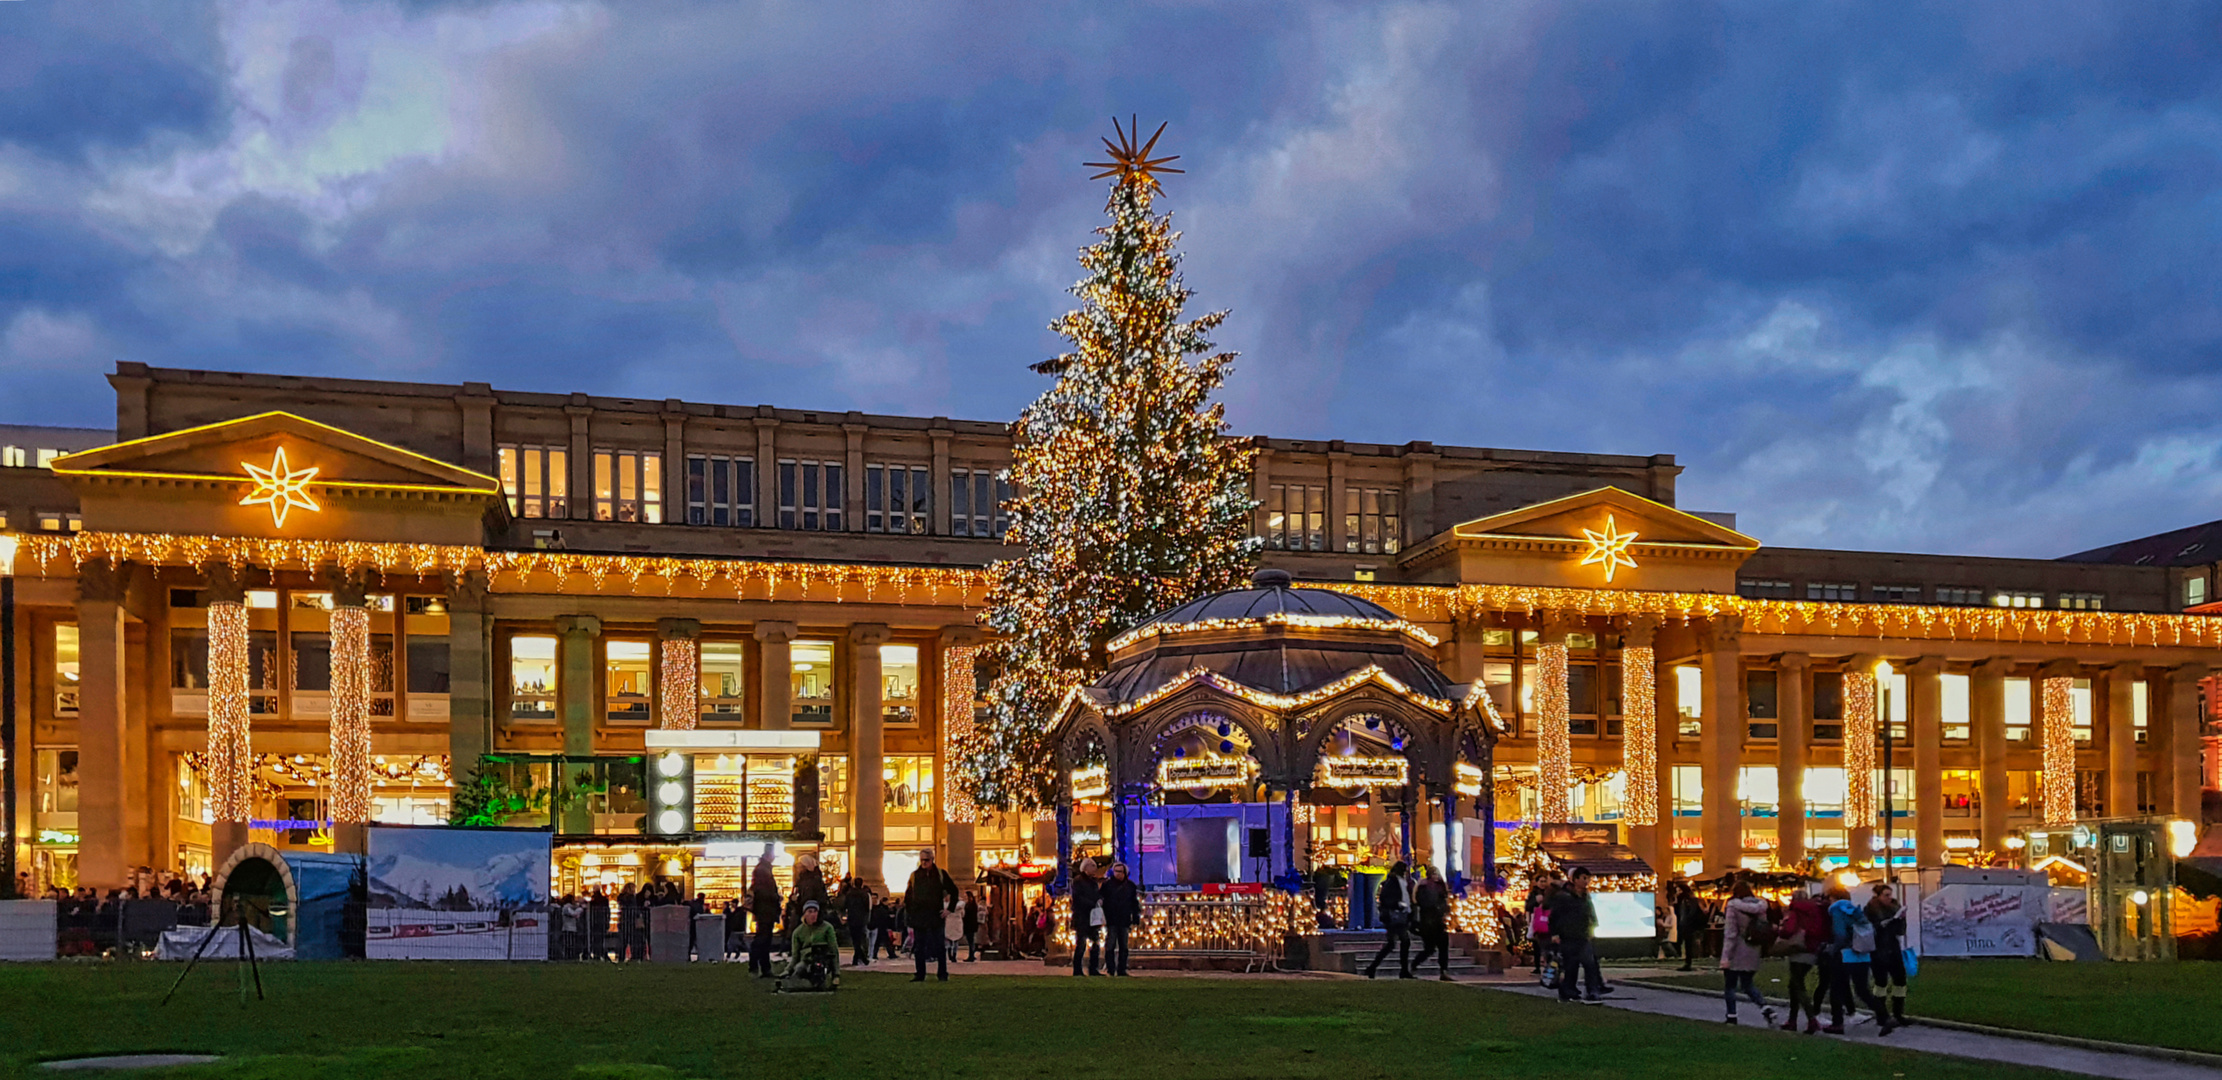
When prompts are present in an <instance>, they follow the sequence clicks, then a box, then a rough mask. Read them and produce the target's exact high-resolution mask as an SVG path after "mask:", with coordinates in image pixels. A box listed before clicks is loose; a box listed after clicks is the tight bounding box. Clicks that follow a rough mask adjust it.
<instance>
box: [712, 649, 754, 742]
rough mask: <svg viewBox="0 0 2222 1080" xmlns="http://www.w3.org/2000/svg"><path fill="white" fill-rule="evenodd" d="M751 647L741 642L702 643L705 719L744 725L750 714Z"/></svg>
mask: <svg viewBox="0 0 2222 1080" xmlns="http://www.w3.org/2000/svg"><path fill="white" fill-rule="evenodd" d="M747 686H748V647H747V646H745V645H743V644H741V643H740V642H738V641H705V642H703V643H702V719H704V720H708V721H713V722H726V723H740V722H742V721H743V720H744V719H745V718H746V717H747V715H748V712H747V710H748V703H747V701H746V700H745V699H744V697H743V695H744V694H745V693H746V689H747Z"/></svg>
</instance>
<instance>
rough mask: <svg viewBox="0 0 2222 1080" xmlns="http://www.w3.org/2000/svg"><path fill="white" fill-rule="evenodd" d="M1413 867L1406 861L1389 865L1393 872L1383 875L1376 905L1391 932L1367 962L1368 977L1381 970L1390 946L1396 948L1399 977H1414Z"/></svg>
mask: <svg viewBox="0 0 2222 1080" xmlns="http://www.w3.org/2000/svg"><path fill="white" fill-rule="evenodd" d="M1411 873H1412V868H1411V867H1409V866H1406V865H1405V864H1404V863H1402V862H1398V863H1397V864H1396V865H1394V866H1391V867H1389V876H1388V877H1385V878H1382V879H1381V893H1380V896H1379V898H1378V900H1377V902H1376V904H1375V906H1376V907H1377V908H1378V909H1379V910H1380V912H1381V925H1382V926H1383V927H1384V928H1385V929H1386V930H1387V936H1386V937H1384V938H1382V940H1381V951H1380V952H1377V953H1374V954H1373V963H1370V964H1367V965H1366V978H1369V979H1370V978H1373V977H1374V976H1375V975H1377V974H1379V973H1380V971H1381V961H1383V960H1386V959H1388V958H1389V950H1391V949H1394V950H1396V954H1397V958H1396V959H1397V976H1396V977H1397V978H1399V979H1409V978H1412V879H1411Z"/></svg>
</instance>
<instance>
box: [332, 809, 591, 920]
mask: <svg viewBox="0 0 2222 1080" xmlns="http://www.w3.org/2000/svg"><path fill="white" fill-rule="evenodd" d="M548 846H549V836H548V834H546V833H541V832H509V831H504V830H481V829H439V828H432V829H420V828H379V829H374V830H372V839H371V844H370V858H369V860H368V862H369V871H370V875H369V876H370V906H372V907H374V908H414V909H420V910H430V911H459V912H460V911H498V910H509V911H543V910H546V908H547V906H548Z"/></svg>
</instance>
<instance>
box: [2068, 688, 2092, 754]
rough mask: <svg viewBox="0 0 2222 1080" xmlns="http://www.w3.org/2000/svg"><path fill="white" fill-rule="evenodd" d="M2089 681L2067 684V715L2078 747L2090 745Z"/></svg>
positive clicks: (2090, 704) (2090, 705) (2090, 709)
mask: <svg viewBox="0 0 2222 1080" xmlns="http://www.w3.org/2000/svg"><path fill="white" fill-rule="evenodd" d="M2091 711H2092V703H2091V680H2089V679H2077V680H2075V681H2074V682H2072V683H2069V684H2068V715H2069V716H2070V717H2071V718H2073V720H2074V730H2075V741H2076V745H2078V746H2089V745H2091V738H2092V734H2091Z"/></svg>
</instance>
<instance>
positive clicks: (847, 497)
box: [841, 412, 872, 532]
mask: <svg viewBox="0 0 2222 1080" xmlns="http://www.w3.org/2000/svg"><path fill="white" fill-rule="evenodd" d="M871 430H872V428H871V425H869V424H866V423H865V422H864V414H863V413H860V412H852V413H850V414H849V415H848V417H847V418H846V421H845V422H844V423H843V424H842V425H841V431H842V433H843V434H844V435H846V436H847V437H848V438H847V440H846V441H847V444H848V446H847V457H845V458H844V459H843V460H844V461H846V462H847V463H848V467H847V468H846V469H844V470H843V471H842V474H841V503H842V505H841V521H842V523H843V524H845V525H847V526H848V527H849V531H850V532H863V531H864V520H865V519H864V436H865V434H866V433H867V432H870V431H871Z"/></svg>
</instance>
